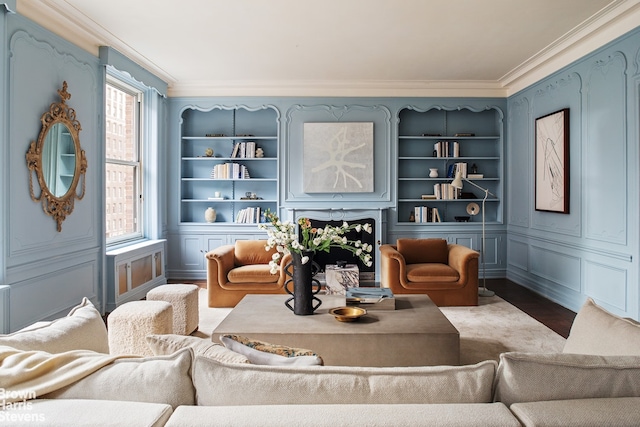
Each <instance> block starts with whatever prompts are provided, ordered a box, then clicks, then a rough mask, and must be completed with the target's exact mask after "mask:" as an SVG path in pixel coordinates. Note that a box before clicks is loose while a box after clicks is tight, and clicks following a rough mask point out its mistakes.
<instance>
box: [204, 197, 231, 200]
mask: <svg viewBox="0 0 640 427" xmlns="http://www.w3.org/2000/svg"><path fill="white" fill-rule="evenodd" d="M226 199H227V198H226V197H207V200H226Z"/></svg>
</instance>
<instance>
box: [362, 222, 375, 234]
mask: <svg viewBox="0 0 640 427" xmlns="http://www.w3.org/2000/svg"><path fill="white" fill-rule="evenodd" d="M363 228H364V231H366V232H367V233H369V234H371V232H372V231H373V229H372V228H371V224H365V225H364V226H363Z"/></svg>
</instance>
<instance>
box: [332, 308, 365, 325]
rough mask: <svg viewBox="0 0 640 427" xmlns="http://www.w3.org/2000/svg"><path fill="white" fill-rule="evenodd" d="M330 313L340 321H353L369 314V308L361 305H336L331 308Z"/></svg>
mask: <svg viewBox="0 0 640 427" xmlns="http://www.w3.org/2000/svg"><path fill="white" fill-rule="evenodd" d="M329 314H332V315H333V316H334V317H335V318H336V320H337V321H339V322H353V321H355V320H358V319H359V318H361V317H362V316H364V315H365V314H367V310H365V309H364V308H360V307H336V308H332V309H331V310H329Z"/></svg>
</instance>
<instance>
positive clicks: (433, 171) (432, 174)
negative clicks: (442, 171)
mask: <svg viewBox="0 0 640 427" xmlns="http://www.w3.org/2000/svg"><path fill="white" fill-rule="evenodd" d="M429 177H430V178H437V177H438V168H430V169H429Z"/></svg>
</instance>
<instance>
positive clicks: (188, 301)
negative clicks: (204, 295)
mask: <svg viewBox="0 0 640 427" xmlns="http://www.w3.org/2000/svg"><path fill="white" fill-rule="evenodd" d="M198 289H199V288H198V286H196V285H185V284H176V285H161V286H158V287H157V288H154V289H151V290H150V291H149V292H147V300H148V301H167V302H169V303H171V305H173V333H174V334H179V335H189V334H190V333H192V332H193V331H195V330H196V329H198V322H199V320H200V319H199V317H198Z"/></svg>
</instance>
